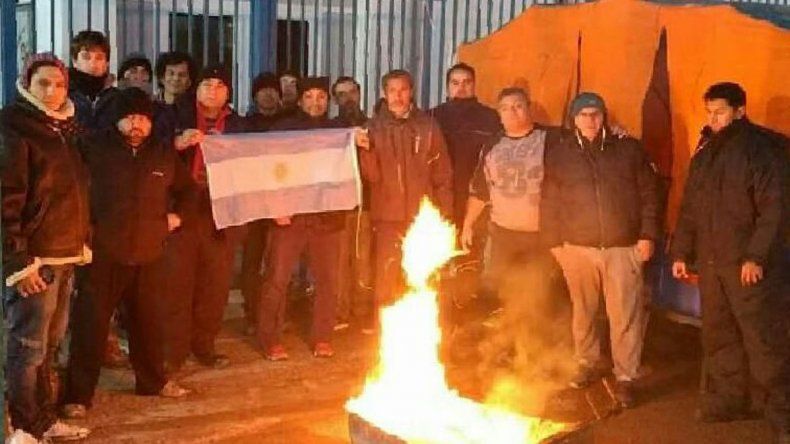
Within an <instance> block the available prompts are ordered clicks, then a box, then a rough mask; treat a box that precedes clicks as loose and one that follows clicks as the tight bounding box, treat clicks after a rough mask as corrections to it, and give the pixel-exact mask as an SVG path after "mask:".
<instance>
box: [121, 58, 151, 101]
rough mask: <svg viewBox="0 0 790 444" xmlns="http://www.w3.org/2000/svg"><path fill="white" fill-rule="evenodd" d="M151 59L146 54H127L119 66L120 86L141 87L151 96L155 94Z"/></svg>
mask: <svg viewBox="0 0 790 444" xmlns="http://www.w3.org/2000/svg"><path fill="white" fill-rule="evenodd" d="M152 80H153V71H152V70H151V61H150V60H148V57H146V56H145V54H142V53H139V52H133V53H131V54H129V55H128V56H126V57H125V58H124V59H123V62H121V67H120V68H118V88H119V89H126V88H129V87H134V88H140V89H141V90H143V91H145V93H146V94H148V95H149V96H150V95H151V94H153V92H154V89H153V85H152V83H151V82H152Z"/></svg>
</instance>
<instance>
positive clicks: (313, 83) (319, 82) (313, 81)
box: [299, 77, 329, 98]
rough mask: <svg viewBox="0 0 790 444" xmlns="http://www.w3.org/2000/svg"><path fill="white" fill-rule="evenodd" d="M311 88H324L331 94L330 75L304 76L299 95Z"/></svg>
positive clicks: (327, 93)
mask: <svg viewBox="0 0 790 444" xmlns="http://www.w3.org/2000/svg"><path fill="white" fill-rule="evenodd" d="M311 89H323V90H324V91H325V92H326V95H329V77H304V78H302V79H301V80H300V81H299V97H300V98H301V97H302V94H304V93H305V92H307V91H308V90H311Z"/></svg>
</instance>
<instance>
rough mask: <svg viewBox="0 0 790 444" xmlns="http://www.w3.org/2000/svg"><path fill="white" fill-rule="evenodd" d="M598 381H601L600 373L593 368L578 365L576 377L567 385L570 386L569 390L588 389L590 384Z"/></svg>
mask: <svg viewBox="0 0 790 444" xmlns="http://www.w3.org/2000/svg"><path fill="white" fill-rule="evenodd" d="M599 379H601V373H600V372H599V371H598V370H596V369H595V368H594V367H589V366H586V365H579V368H578V370H576V375H574V376H573V378H571V380H570V382H568V385H569V386H571V388H575V389H583V388H585V387H589V386H590V384H592V383H593V382H595V381H597V380H599Z"/></svg>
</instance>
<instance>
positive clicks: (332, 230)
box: [257, 77, 345, 361]
mask: <svg viewBox="0 0 790 444" xmlns="http://www.w3.org/2000/svg"><path fill="white" fill-rule="evenodd" d="M299 86H300V88H299V101H298V105H299V110H297V111H296V112H295V113H294V115H293V116H292V117H290V118H286V119H285V120H282V121H280V122H277V123H276V124H275V125H274V126H273V127H272V130H274V131H278V130H285V131H293V130H312V129H319V128H337V127H340V126H341V124H340V123H339V122H338V121H337V120H336V119H332V120H330V119H329V118H328V117H327V111H328V109H329V78H327V77H308V78H304V79H302V82H301V83H300V85H299ZM305 142H306V143H307V144H309V143H310V141H309V136H307V137H305ZM303 167H306V168H310V165H309V164H307V165H303ZM285 168H287V167H283V168H282V169H283V171H282V172H281V176H284V175H286V174H287V173H286V172H285ZM274 222H275V224H274V226H273V227H272V231H271V235H270V236H271V237H270V242H271V243H270V246H269V251H268V257H267V259H266V263H267V270H266V273H265V276H264V282H263V289H262V292H261V301H260V309H259V312H258V329H257V330H258V340H259V341H260V343H261V346H262V347H263V349H264V353H265V356H266V358H267V359H269V360H272V361H281V360H285V359H288V352H287V351H286V350H285V348H284V347H283V345H282V343H281V340H280V336H281V333H282V329H283V317H284V316H283V313H285V303H286V290H287V288H288V282H289V281H290V279H291V275H292V273H293V270H294V268H295V267H296V264H297V262H298V261H299V257H300V256H301V255H302V253H303V252H304V253H306V257H307V263H308V266H309V267H310V271H311V272H312V275H313V277H314V278H315V296H314V299H313V310H312V313H313V319H312V330H311V331H312V334H311V336H312V337H311V342H312V348H313V355H314V356H315V357H319V358H329V357H331V356H332V355H334V351H333V349H332V346H331V344H330V337H331V334H332V330H333V327H334V321H335V303H336V299H337V288H338V283H337V276H336V271H337V267H338V259H339V254H338V253H339V248H340V239H341V234H342V230H343V227H344V223H345V219H344V213H343V212H341V211H325V212H316V213H305V214H295V215H283V216H281V217H277V218H275V219H274Z"/></svg>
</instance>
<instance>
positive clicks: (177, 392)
mask: <svg viewBox="0 0 790 444" xmlns="http://www.w3.org/2000/svg"><path fill="white" fill-rule="evenodd" d="M190 393H192V390H189V389H186V388H184V387H181V386H180V385H178V384H177V383H176V382H175V381H167V383H165V385H164V387H162V390H159V396H161V397H163V398H183V397H184V396H186V395H188V394H190Z"/></svg>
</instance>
